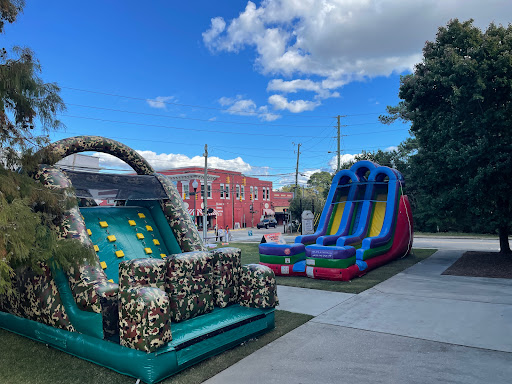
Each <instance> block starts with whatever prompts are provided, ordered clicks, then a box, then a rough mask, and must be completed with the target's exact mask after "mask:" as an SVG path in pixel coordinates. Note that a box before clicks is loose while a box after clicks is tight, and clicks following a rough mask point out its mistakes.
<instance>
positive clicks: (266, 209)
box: [263, 208, 275, 216]
mask: <svg viewBox="0 0 512 384" xmlns="http://www.w3.org/2000/svg"><path fill="white" fill-rule="evenodd" d="M263 214H264V215H265V216H274V214H275V212H274V211H273V210H271V209H269V208H264V209H263Z"/></svg>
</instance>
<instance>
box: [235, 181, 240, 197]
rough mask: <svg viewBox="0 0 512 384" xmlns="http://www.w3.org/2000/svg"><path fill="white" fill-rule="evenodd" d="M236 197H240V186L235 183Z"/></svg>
mask: <svg viewBox="0 0 512 384" xmlns="http://www.w3.org/2000/svg"><path fill="white" fill-rule="evenodd" d="M236 199H237V200H238V199H240V186H239V185H238V184H237V185H236Z"/></svg>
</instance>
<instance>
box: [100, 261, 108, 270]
mask: <svg viewBox="0 0 512 384" xmlns="http://www.w3.org/2000/svg"><path fill="white" fill-rule="evenodd" d="M100 265H101V268H103V269H107V263H105V262H104V261H102V262H101V263H100Z"/></svg>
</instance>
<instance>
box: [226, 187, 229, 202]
mask: <svg viewBox="0 0 512 384" xmlns="http://www.w3.org/2000/svg"><path fill="white" fill-rule="evenodd" d="M225 188H226V189H225V192H226V194H225V196H226V199H229V184H226V187H225Z"/></svg>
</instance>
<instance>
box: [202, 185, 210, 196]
mask: <svg viewBox="0 0 512 384" xmlns="http://www.w3.org/2000/svg"><path fill="white" fill-rule="evenodd" d="M207 193H208V199H211V198H212V185H211V184H208V192H207ZM201 196H202V197H203V199H204V184H201Z"/></svg>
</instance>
